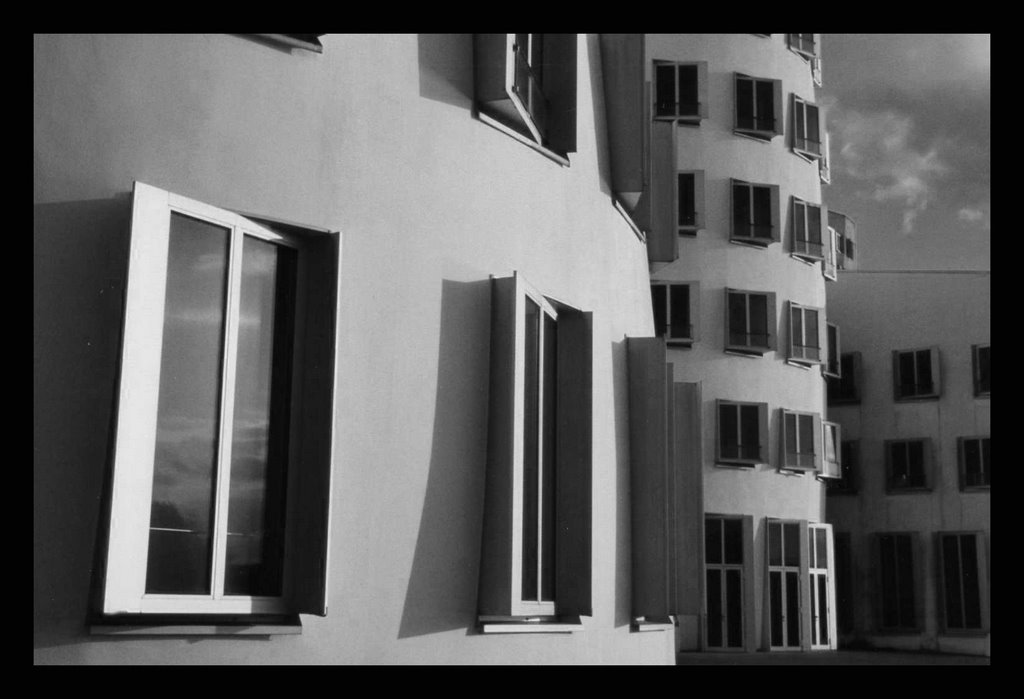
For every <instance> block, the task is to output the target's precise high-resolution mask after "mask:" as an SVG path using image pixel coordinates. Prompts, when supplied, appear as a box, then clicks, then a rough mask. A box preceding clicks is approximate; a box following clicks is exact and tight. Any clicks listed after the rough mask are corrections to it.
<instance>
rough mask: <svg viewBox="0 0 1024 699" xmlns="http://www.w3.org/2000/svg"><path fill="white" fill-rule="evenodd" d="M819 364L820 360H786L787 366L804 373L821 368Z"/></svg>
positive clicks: (791, 358) (792, 358) (793, 358)
mask: <svg viewBox="0 0 1024 699" xmlns="http://www.w3.org/2000/svg"><path fill="white" fill-rule="evenodd" d="M821 363H822V362H821V360H820V359H800V358H799V357H790V358H789V359H787V360H786V364H788V365H789V366H795V367H796V368H798V369H803V370H804V371H810V370H811V369H813V368H814V367H816V366H821Z"/></svg>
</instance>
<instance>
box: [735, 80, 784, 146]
mask: <svg viewBox="0 0 1024 699" xmlns="http://www.w3.org/2000/svg"><path fill="white" fill-rule="evenodd" d="M734 86H735V105H736V107H735V108H736V113H735V126H734V131H735V132H736V133H738V134H742V135H744V136H750V137H752V138H756V139H758V140H762V141H770V140H771V139H772V138H774V137H775V136H778V135H780V134H782V81H781V80H770V79H767V78H755V77H752V76H750V75H744V74H743V73H736V74H735V78H734Z"/></svg>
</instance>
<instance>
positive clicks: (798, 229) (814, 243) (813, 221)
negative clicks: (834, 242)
mask: <svg viewBox="0 0 1024 699" xmlns="http://www.w3.org/2000/svg"><path fill="white" fill-rule="evenodd" d="M823 208H824V207H822V206H821V205H819V204H812V203H810V202H806V201H803V200H802V199H797V198H796V197H793V218H792V221H793V254H794V255H796V256H797V257H800V258H804V259H807V260H823V259H824V257H825V245H824V242H823V241H824V240H825V236H826V235H827V233H828V231H827V228H826V224H825V222H827V221H828V215H827V211H826V214H825V216H822V209H823Z"/></svg>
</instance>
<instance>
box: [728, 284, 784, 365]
mask: <svg viewBox="0 0 1024 699" xmlns="http://www.w3.org/2000/svg"><path fill="white" fill-rule="evenodd" d="M732 294H742V295H743V296H744V297H745V303H744V307H745V319H746V323H745V326H746V330H747V331H746V332H745V333H744V334H745V335H746V336H747V338H748V339H749V338H750V336H751V335H752V333H751V332H750V328H751V323H750V318H751V312H750V297H752V296H764V297H765V316H766V317H765V330H766V335H767V344H765V345H754V344H749V343H748V344H745V345H743V344H738V343H734V342H732V333H731V331H730V327H731V318H730V315H729V314H730V311H729V297H730V296H731V295H732ZM778 327H779V320H778V316H777V315H776V306H775V292H774V291H751V290H748V289H732V288H730V287H726V288H725V351H726V352H730V353H737V354H742V355H744V356H761V357H763V356H764V355H765V354H767V353H768V352H774V351H775V350H777V349H778V338H777V335H778Z"/></svg>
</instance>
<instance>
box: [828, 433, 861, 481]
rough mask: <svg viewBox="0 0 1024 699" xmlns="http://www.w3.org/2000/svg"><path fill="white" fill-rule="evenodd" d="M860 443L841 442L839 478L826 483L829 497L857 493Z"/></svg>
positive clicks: (851, 441)
mask: <svg viewBox="0 0 1024 699" xmlns="http://www.w3.org/2000/svg"><path fill="white" fill-rule="evenodd" d="M858 448H859V447H858V442H857V441H856V440H846V441H841V442H840V446H839V474H840V477H839V478H835V479H830V480H829V481H827V483H826V488H827V491H826V494H827V495H852V494H854V493H856V492H857V483H856V481H855V480H854V479H855V477H856V472H857V457H858Z"/></svg>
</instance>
